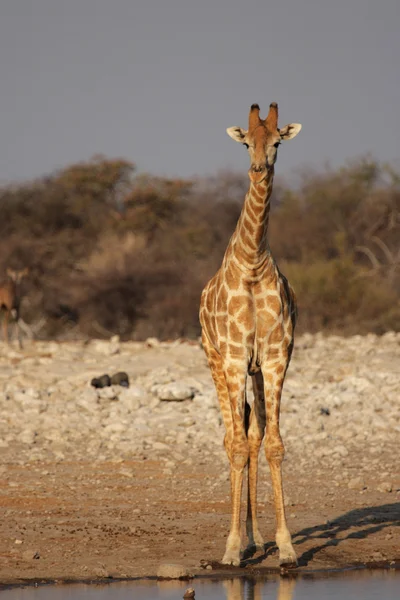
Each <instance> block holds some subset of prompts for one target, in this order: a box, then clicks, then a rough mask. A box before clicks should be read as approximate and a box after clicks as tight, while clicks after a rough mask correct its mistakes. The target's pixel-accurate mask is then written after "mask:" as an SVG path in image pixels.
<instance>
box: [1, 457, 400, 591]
mask: <svg viewBox="0 0 400 600" xmlns="http://www.w3.org/2000/svg"><path fill="white" fill-rule="evenodd" d="M121 467H122V471H124V472H126V475H124V476H122V475H121V474H120V473H121ZM179 471H180V472H179V474H178V473H177V474H176V475H177V476H176V477H174V481H173V484H172V485H171V483H172V482H171V476H170V475H165V474H164V472H163V469H162V468H161V466H160V464H158V463H157V462H152V461H150V460H148V461H144V462H142V461H141V462H129V463H123V464H121V463H118V470H117V469H116V464H115V463H97V464H94V463H90V462H85V461H82V462H63V463H59V464H55V463H39V464H38V463H37V462H35V464H34V465H32V466H31V467H29V465H27V466H26V467H24V468H22V467H20V466H19V467H13V466H8V467H7V469H6V470H5V471H4V472H3V473H2V475H1V479H0V490H1V496H0V502H1V506H0V510H1V517H2V518H1V523H2V525H1V540H0V582H1V583H2V584H7V583H18V582H21V583H22V582H27V581H33V580H35V581H44V580H46V581H48V580H93V579H101V578H131V577H145V576H154V575H155V574H156V572H157V568H158V566H159V565H160V563H163V562H172V563H179V564H182V565H184V566H185V567H187V568H189V570H190V571H191V572H192V573H193V574H196V573H199V572H203V573H204V571H203V567H204V565H205V564H206V563H207V562H208V563H210V564H211V566H212V567H213V570H212V572H213V574H214V573H219V572H221V574H222V572H224V571H226V567H223V566H222V565H218V559H220V558H221V557H222V554H223V551H224V543H225V539H226V535H227V531H228V526H229V509H230V507H229V497H228V485H227V484H224V485H220V486H218V487H216V488H215V487H210V486H209V485H208V484H209V483H210V482H212V481H213V480H214V478H215V477H217V476H218V475H219V473H218V472H216V471H215V469H214V468H213V465H212V464H205V463H203V464H198V465H196V468H190V469H189V468H188V467H182V469H180V470H179ZM286 487H287V489H288V491H289V493H290V494H292V493H294V491H295V490H296V489H297V490H298V492H300V494H301V495H302V496H303V498H302V499H301V501H300V502H299V503H298V504H296V506H292V507H289V508H288V521H289V526H290V528H291V531H292V535H293V538H294V543H295V547H296V551H297V554H298V557H299V567H298V569H299V570H300V571H304V570H310V569H311V570H320V569H331V568H343V567H346V566H349V565H353V564H357V563H371V562H372V563H376V564H377V565H378V564H382V565H383V564H385V565H389V564H390V563H392V564H391V566H392V567H394V566H395V563H397V565H398V559H399V558H400V551H399V546H400V543H399V542H400V540H399V529H398V527H399V525H400V503H399V502H398V501H396V498H395V495H393V494H390V498H389V501H388V502H387V503H386V504H382V495H381V494H379V493H378V492H377V493H376V494H375V495H374V493H368V496H367V497H366V496H365V495H364V494H362V493H360V492H359V491H355V490H348V491H347V492H344V491H343V490H340V493H337V492H336V491H335V489H332V487H331V473H327V474H326V477H322V478H320V479H315V478H314V477H313V476H312V473H309V474H307V473H301V474H299V473H296V470H295V466H294V465H293V466H292V467H291V468H289V467H288V468H287V469H286ZM388 496H389V495H388ZM261 526H262V531H264V535H265V539H266V541H267V544H266V551H265V553H258V554H256V555H254V556H252V557H249V558H248V559H247V560H245V561H244V563H243V567H240V568H238V569H236V570H237V571H238V572H239V571H240V572H241V573H242V574H243V572H244V571H246V570H247V571H248V572H254V571H257V572H260V573H262V572H265V571H268V570H269V569H275V568H277V567H278V558H277V552H276V548H275V546H274V544H273V539H274V533H273V528H274V517H273V513H272V507H271V506H270V505H267V506H264V507H262V512H261ZM200 561H205V562H203V567H202V566H201V563H200ZM233 570H234V568H230V569H229V571H230V574H232V571H233Z"/></svg>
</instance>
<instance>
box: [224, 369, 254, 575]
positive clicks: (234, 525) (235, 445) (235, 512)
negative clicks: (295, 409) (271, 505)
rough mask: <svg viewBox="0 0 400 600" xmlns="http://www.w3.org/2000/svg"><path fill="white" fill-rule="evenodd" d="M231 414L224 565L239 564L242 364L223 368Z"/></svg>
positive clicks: (244, 450) (244, 445)
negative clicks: (227, 532) (229, 487)
mask: <svg viewBox="0 0 400 600" xmlns="http://www.w3.org/2000/svg"><path fill="white" fill-rule="evenodd" d="M224 373H225V381H226V385H227V389H228V396H229V402H230V409H231V416H232V436H231V438H229V439H228V440H227V442H228V444H230V447H228V444H227V453H228V457H229V462H230V468H231V505H232V506H231V526H230V531H229V535H228V539H227V542H226V549H225V554H224V556H223V558H222V563H223V564H228V565H235V566H239V565H240V559H241V554H240V548H241V536H240V509H241V499H242V487H243V474H244V469H245V467H246V465H247V463H248V460H249V445H248V441H247V437H246V430H245V386H246V370H245V368H243V367H242V365H240V366H239V365H238V366H237V367H234V366H230V367H229V368H227V369H226V370H225V371H224Z"/></svg>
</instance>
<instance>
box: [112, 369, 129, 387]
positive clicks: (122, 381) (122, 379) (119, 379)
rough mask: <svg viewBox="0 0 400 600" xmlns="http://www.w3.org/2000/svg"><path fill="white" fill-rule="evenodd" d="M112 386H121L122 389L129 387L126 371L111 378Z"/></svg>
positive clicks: (119, 372)
mask: <svg viewBox="0 0 400 600" xmlns="http://www.w3.org/2000/svg"><path fill="white" fill-rule="evenodd" d="M111 385H121V386H122V387H127V388H128V387H129V377H128V375H127V374H126V373H125V371H118V373H115V374H114V375H113V376H112V377H111Z"/></svg>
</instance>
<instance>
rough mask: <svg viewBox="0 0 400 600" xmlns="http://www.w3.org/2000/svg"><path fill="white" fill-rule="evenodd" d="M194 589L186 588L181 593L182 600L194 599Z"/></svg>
mask: <svg viewBox="0 0 400 600" xmlns="http://www.w3.org/2000/svg"><path fill="white" fill-rule="evenodd" d="M194 597H195V591H194V589H193V588H188V589H187V590H186V592H185V593H184V594H183V600H194Z"/></svg>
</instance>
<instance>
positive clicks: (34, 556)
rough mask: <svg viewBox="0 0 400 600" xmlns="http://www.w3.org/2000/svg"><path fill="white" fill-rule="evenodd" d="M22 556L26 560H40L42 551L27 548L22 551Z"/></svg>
mask: <svg viewBox="0 0 400 600" xmlns="http://www.w3.org/2000/svg"><path fill="white" fill-rule="evenodd" d="M22 558H23V559H24V560H38V559H39V558H40V553H39V552H38V551H35V550H25V551H24V552H23V553H22Z"/></svg>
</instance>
